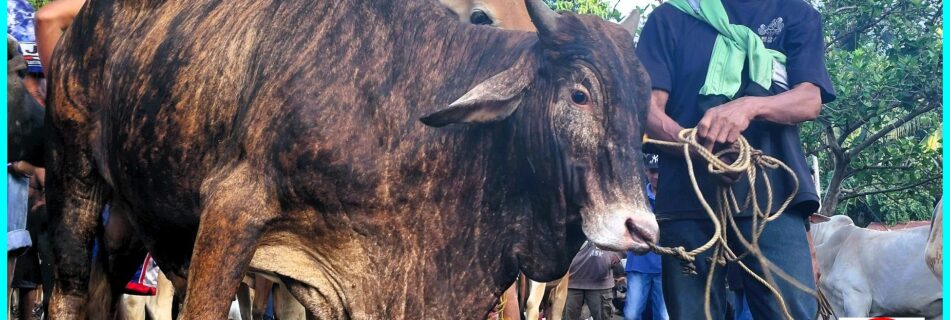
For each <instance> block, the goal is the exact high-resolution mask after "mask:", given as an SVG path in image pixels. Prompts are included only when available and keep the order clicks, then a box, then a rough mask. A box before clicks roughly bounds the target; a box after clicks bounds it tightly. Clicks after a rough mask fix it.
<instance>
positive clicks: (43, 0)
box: [27, 0, 53, 9]
mask: <svg viewBox="0 0 950 320" xmlns="http://www.w3.org/2000/svg"><path fill="white" fill-rule="evenodd" d="M27 2H29V3H30V5H32V6H33V8H35V9H39V8H40V7H42V6H45V5H47V4H49V3H50V2H53V0H27Z"/></svg>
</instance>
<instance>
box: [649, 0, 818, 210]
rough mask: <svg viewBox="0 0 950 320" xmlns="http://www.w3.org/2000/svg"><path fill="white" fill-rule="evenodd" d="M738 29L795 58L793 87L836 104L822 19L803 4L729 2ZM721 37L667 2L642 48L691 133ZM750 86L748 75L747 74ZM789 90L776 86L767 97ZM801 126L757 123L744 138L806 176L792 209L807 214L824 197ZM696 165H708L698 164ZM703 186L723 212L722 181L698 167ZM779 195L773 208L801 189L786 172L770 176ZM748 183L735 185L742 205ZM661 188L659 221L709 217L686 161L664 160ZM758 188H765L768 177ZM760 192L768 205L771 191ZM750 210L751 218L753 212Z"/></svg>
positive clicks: (794, 0) (672, 111)
mask: <svg viewBox="0 0 950 320" xmlns="http://www.w3.org/2000/svg"><path fill="white" fill-rule="evenodd" d="M722 3H723V6H724V7H725V9H726V12H727V14H728V15H729V19H730V21H731V22H732V23H733V24H742V25H745V26H747V27H749V28H750V29H752V30H753V31H755V32H756V33H757V34H759V36H760V37H761V38H762V40H763V43H764V44H765V46H766V47H767V48H770V49H774V50H777V51H780V52H782V53H784V54H785V55H786V57H787V63H786V69H787V70H788V85H789V87H794V86H795V85H797V84H800V83H803V82H810V83H812V84H814V85H816V86H818V87H819V88H820V90H821V100H822V103H828V102H831V101H833V100H834V99H835V92H834V88H833V87H832V85H831V79H830V77H829V76H828V71H827V69H826V67H825V59H824V48H825V45H824V40H823V38H822V37H823V33H822V29H821V17H820V16H819V15H818V11H816V10H815V9H814V8H813V7H811V6H810V5H809V4H807V3H805V2H804V1H802V0H754V1H748V0H722ZM716 36H717V32H716V30H715V29H713V28H712V27H710V26H709V25H708V24H706V23H705V22H702V21H700V20H697V19H695V18H693V17H691V16H689V15H687V14H686V13H683V12H682V11H680V10H679V9H676V8H675V7H673V6H672V5H669V4H663V5H660V6H659V7H657V8H656V10H654V11H653V13H652V14H651V15H650V17H649V19H648V20H647V22H646V25H645V26H644V29H643V34H642V35H641V36H640V39H639V43H638V44H637V55H638V56H639V58H640V61H641V62H642V63H643V65H644V67H645V68H646V70H647V72H648V73H649V74H650V78H651V80H652V81H653V88H654V89H660V90H664V91H667V92H669V101H668V102H667V105H666V114H667V115H669V116H670V117H671V118H672V119H673V120H675V121H676V122H677V123H679V124H680V125H681V126H683V127H684V128H692V127H695V126H696V124H697V123H698V122H699V120H700V119H701V118H702V116H703V114H704V112H705V111H704V109H703V108H701V107H700V106H699V105H700V104H701V98H702V97H701V96H700V95H699V90H700V88H702V86H703V83H704V82H705V75H706V70H707V68H708V66H709V57H710V55H711V52H712V48H713V44H714V43H715V39H716ZM744 82H745V83H748V82H749V81H748V76H747V75H745V76H744ZM782 91H784V89H782V88H781V87H779V86H777V85H773V86H772V88H771V90H770V92H767V94H778V93H780V92H782ZM799 131H800V130H799V126H797V125H791V126H789V125H782V124H777V123H771V122H766V121H753V122H752V123H751V124H750V125H749V128H748V129H747V130H746V131H745V132H743V134H742V135H743V136H744V137H745V138H746V139H747V140H748V141H749V143H750V144H751V145H752V147H754V148H756V149H759V150H762V151H763V152H765V154H768V155H771V156H773V157H776V158H777V159H779V160H781V161H782V162H784V163H785V164H787V165H788V166H789V167H791V169H792V170H793V171H794V172H795V175H796V177H798V181H799V187H798V192H797V194H796V196H795V198H794V199H793V201H792V203H791V207H792V208H794V209H796V211H799V212H802V213H806V214H807V213H812V212H814V211H815V210H816V209H817V208H818V195H817V194H816V192H815V190H814V188H813V187H810V186H813V185H814V182H813V180H812V177H811V174H810V172H809V170H808V168H809V167H808V164H807V163H806V162H805V156H804V151H803V150H802V143H801V138H800V137H799V134H800V133H799ZM694 163H702V162H701V161H694ZM695 169H696V176H697V182H698V183H699V186H700V189H701V190H703V195H704V197H705V198H706V199H707V201H708V202H709V203H710V205H711V206H713V208H715V206H716V204H715V199H716V198H715V190H716V186H717V184H718V181H719V179H718V178H716V177H714V176H712V175H711V174H709V173H708V172H707V171H706V166H705V165H698V166H695ZM767 172H768V176H769V179H770V182H772V189H773V194H774V196H773V197H774V199H776V200H775V201H774V204H773V208H772V209H773V210H772V211H774V210H775V209H776V208H777V207H778V206H779V205H780V203H781V202H782V201H783V200H784V199H785V197H787V196H788V195H789V194H791V192H792V191H793V188H794V182H793V180H792V179H791V177H789V176H788V174H787V173H785V172H784V171H782V170H767ZM745 181H746V178H745V177H743V179H742V180H740V182H738V183H736V184H735V185H734V189H735V191H736V197H737V199H739V201H742V200H743V199H745V196H746V195H747V193H748V189H749V187H748V183H746V182H745ZM659 185H660V189H659V190H657V194H658V196H657V198H656V208H655V212H656V214H657V220H661V221H662V220H669V219H679V218H705V217H706V214H705V212H704V211H703V208H702V205H701V204H700V202H699V200H698V198H697V197H696V196H695V193H694V191H693V187H692V183H691V182H690V179H689V175H688V172H687V167H686V161H685V160H684V159H683V158H682V157H680V156H668V157H661V158H660V180H659ZM757 185H758V186H761V185H763V182H762V180H761V174H760V178H759V181H758V182H757ZM757 190H759V192H758V193H757V194H758V195H759V199H760V203H761V204H762V205H763V206H764V205H765V203H766V201H765V192H763V191H764V189H763V188H761V187H759V188H758V189H757ZM749 213H750V211H746V212H744V214H746V215H747V214H749Z"/></svg>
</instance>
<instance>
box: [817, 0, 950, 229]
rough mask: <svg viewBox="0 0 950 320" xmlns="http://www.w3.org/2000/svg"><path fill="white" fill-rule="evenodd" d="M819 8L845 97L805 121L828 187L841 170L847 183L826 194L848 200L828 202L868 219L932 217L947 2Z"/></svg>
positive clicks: (842, 1) (850, 2) (841, 3)
mask: <svg viewBox="0 0 950 320" xmlns="http://www.w3.org/2000/svg"><path fill="white" fill-rule="evenodd" d="M818 8H819V11H820V12H821V13H822V18H823V20H824V28H825V34H826V41H827V42H829V49H828V51H827V55H826V59H827V63H828V69H829V71H830V73H831V76H832V82H833V83H834V85H835V89H836V90H837V92H838V100H837V101H836V102H833V103H830V104H828V105H826V106H825V107H824V109H823V111H822V114H821V116H820V118H819V121H815V122H809V123H806V124H805V125H804V126H803V130H802V138H803V141H804V142H805V145H806V150H813V151H814V152H813V154H815V155H817V156H818V157H819V159H820V160H819V163H820V168H821V170H822V178H823V179H822V180H823V181H822V186H823V187H828V186H832V187H833V186H834V183H833V182H834V181H832V179H833V178H834V177H833V176H834V174H833V173H834V172H840V173H842V175H841V176H840V177H839V179H840V184H839V185H840V188H838V189H837V190H827V192H826V193H825V195H826V196H835V197H837V199H839V200H840V203H838V204H837V207H836V208H830V209H832V210H833V212H834V213H837V214H848V215H850V216H852V217H853V218H855V219H856V221H858V220H862V221H863V222H865V223H867V222H870V221H881V222H885V223H888V224H893V223H900V222H905V221H907V220H923V219H927V218H929V217H930V214H931V211H932V210H933V203H934V201H935V199H936V198H937V197H938V196H939V195H940V193H941V188H940V182H941V180H940V176H941V174H942V172H943V169H942V166H941V157H940V154H941V151H942V146H941V141H940V140H939V135H940V133H941V132H942V131H941V130H940V127H941V126H942V124H943V120H942V118H941V113H942V109H943V104H942V101H943V93H942V91H941V90H942V74H941V70H942V67H943V60H942V55H941V47H942V34H943V31H942V27H943V19H942V16H941V11H942V10H941V9H942V1H940V0H896V1H895V0H836V1H822V2H821V5H820V6H819V7H818ZM829 204H832V203H829V201H825V202H824V205H829ZM827 209H829V208H825V210H827ZM830 212H832V211H831V210H828V211H826V213H830ZM859 224H861V223H860V222H859Z"/></svg>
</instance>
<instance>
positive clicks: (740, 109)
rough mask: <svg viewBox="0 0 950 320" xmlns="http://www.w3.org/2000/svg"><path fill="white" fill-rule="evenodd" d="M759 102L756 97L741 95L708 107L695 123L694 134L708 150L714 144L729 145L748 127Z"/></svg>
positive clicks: (754, 115) (711, 148) (714, 145)
mask: <svg viewBox="0 0 950 320" xmlns="http://www.w3.org/2000/svg"><path fill="white" fill-rule="evenodd" d="M761 102H762V101H761V100H759V98H758V97H742V98H739V99H736V100H732V101H729V102H727V103H725V104H723V105H720V106H718V107H714V108H712V109H709V110H707V111H706V114H705V115H703V118H702V119H701V120H699V124H697V125H696V134H697V135H698V136H699V138H700V139H701V141H703V144H704V145H705V146H706V149H707V150H709V151H713V148H714V147H716V144H722V145H730V144H732V143H733V142H736V140H738V139H739V135H741V134H742V132H743V131H745V129H747V128H749V123H750V122H752V120H753V119H755V117H756V116H757V114H756V111H757V110H758V109H759V106H760V105H761Z"/></svg>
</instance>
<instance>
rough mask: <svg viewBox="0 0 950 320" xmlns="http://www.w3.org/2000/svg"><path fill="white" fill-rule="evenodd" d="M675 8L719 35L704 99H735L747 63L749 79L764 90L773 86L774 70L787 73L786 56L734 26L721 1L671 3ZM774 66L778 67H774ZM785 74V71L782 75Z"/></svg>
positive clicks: (683, 0) (746, 29)
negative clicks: (715, 97)
mask: <svg viewBox="0 0 950 320" xmlns="http://www.w3.org/2000/svg"><path fill="white" fill-rule="evenodd" d="M667 2H669V3H670V4H671V5H673V7H675V8H677V9H679V10H680V11H683V12H684V13H686V14H689V15H690V16H692V17H694V18H696V19H699V20H701V21H703V22H706V23H707V24H709V25H710V26H712V27H713V28H714V29H716V31H718V32H719V36H718V37H716V44H715V46H713V51H712V56H711V57H710V58H709V69H708V70H706V82H705V83H704V84H703V87H702V89H700V91H699V94H701V95H722V96H725V97H727V98H728V99H733V98H735V96H736V93H738V92H739V89H740V88H739V87H740V86H741V84H742V68H743V65H744V63H745V61H746V59H748V61H749V77H750V80H752V82H754V83H756V84H758V85H759V86H761V87H762V88H764V89H765V90H769V89H770V88H771V86H772V74H773V68H780V69H782V70H784V68H785V67H784V65H785V55H784V54H782V53H781V52H778V51H775V50H772V49H767V48H766V47H765V45H764V44H763V43H762V39H761V38H759V35H757V34H756V33H755V31H752V29H749V28H748V27H746V26H744V25H739V24H732V23H730V22H729V16H728V15H727V14H726V9H725V8H724V7H723V6H722V2H721V1H720V0H669V1H667ZM773 64H778V65H777V66H773ZM782 73H784V71H783V72H782Z"/></svg>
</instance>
